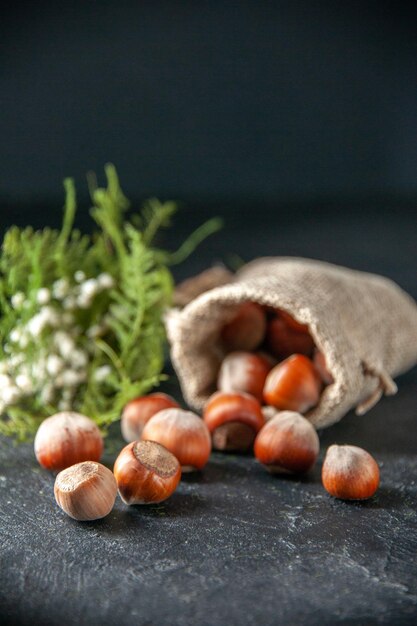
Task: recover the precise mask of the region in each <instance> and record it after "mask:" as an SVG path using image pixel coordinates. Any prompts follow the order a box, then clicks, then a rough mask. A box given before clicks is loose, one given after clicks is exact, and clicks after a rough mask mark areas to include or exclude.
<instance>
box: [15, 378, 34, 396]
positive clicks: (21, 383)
mask: <svg viewBox="0 0 417 626" xmlns="http://www.w3.org/2000/svg"><path fill="white" fill-rule="evenodd" d="M16 385H17V386H18V387H19V389H21V390H22V391H23V393H25V394H28V393H32V391H33V384H32V381H31V379H30V378H29V376H26V374H18V376H16Z"/></svg>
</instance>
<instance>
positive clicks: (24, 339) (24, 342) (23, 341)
mask: <svg viewBox="0 0 417 626" xmlns="http://www.w3.org/2000/svg"><path fill="white" fill-rule="evenodd" d="M28 344H29V336H28V334H27V333H26V332H22V334H21V335H20V339H19V347H20V348H23V349H24V348H27V346H28Z"/></svg>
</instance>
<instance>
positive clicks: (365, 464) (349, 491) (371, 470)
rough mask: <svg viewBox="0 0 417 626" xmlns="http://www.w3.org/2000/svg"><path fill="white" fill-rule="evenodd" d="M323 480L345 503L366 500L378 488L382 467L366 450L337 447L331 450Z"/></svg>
mask: <svg viewBox="0 0 417 626" xmlns="http://www.w3.org/2000/svg"><path fill="white" fill-rule="evenodd" d="M321 477H322V481H323V486H324V488H325V489H326V491H328V492H329V493H330V495H331V496H334V497H335V498H340V499H342V500H366V499H367V498H371V497H372V496H373V495H374V493H375V491H376V490H377V489H378V486H379V467H378V464H377V462H376V461H375V459H374V458H373V457H372V456H371V455H370V454H369V452H366V450H363V448H358V447H357V446H337V445H333V446H330V448H328V450H327V453H326V456H325V458H324V461H323V468H322V474H321Z"/></svg>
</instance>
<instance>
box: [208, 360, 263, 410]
mask: <svg viewBox="0 0 417 626" xmlns="http://www.w3.org/2000/svg"><path fill="white" fill-rule="evenodd" d="M271 367H272V364H271V363H270V361H268V360H267V359H266V358H264V357H263V356H261V355H258V354H252V353H251V352H242V351H240V352H230V354H228V355H227V356H226V357H225V358H224V359H223V362H222V364H221V366H220V371H219V375H218V379H217V387H218V389H219V390H220V391H226V392H233V391H243V392H245V393H249V394H250V395H252V396H255V398H256V399H257V400H259V402H261V401H262V394H263V388H264V384H265V380H266V377H267V375H268V372H269V371H270V369H271Z"/></svg>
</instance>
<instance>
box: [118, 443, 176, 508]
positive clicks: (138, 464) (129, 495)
mask: <svg viewBox="0 0 417 626" xmlns="http://www.w3.org/2000/svg"><path fill="white" fill-rule="evenodd" d="M113 471H114V475H115V478H116V481H117V486H118V488H119V494H120V497H121V498H122V500H123V502H125V503H126V504H155V503H157V502H162V501H163V500H166V499H167V498H169V496H170V495H171V494H172V493H174V491H175V489H176V488H177V486H178V483H179V482H180V479H181V466H180V464H179V462H178V459H176V458H175V456H174V455H173V454H171V452H170V451H169V450H167V449H166V448H165V447H164V446H161V444H159V443H157V442H155V441H132V443H129V444H128V445H127V446H125V447H124V448H123V450H122V451H121V452H120V454H119V456H118V457H117V459H116V462H115V464H114V469H113Z"/></svg>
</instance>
